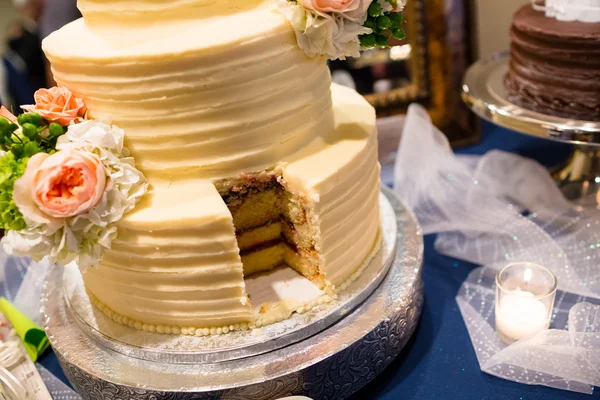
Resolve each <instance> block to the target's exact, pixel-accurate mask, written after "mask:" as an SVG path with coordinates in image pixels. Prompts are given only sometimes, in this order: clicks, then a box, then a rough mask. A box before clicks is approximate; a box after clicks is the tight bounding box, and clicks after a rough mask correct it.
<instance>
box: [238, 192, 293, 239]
mask: <svg viewBox="0 0 600 400" xmlns="http://www.w3.org/2000/svg"><path fill="white" fill-rule="evenodd" d="M280 203H281V196H280V195H279V194H278V191H277V190H275V189H271V190H267V191H264V192H260V193H256V194H253V195H250V196H247V197H246V198H244V200H243V201H242V202H241V204H239V205H236V206H234V207H230V210H231V213H232V215H233V225H234V226H235V229H236V231H238V232H240V231H244V230H246V229H250V228H254V227H257V226H261V225H263V224H264V223H266V222H268V221H272V220H276V219H278V218H279V216H280V215H281V207H280Z"/></svg>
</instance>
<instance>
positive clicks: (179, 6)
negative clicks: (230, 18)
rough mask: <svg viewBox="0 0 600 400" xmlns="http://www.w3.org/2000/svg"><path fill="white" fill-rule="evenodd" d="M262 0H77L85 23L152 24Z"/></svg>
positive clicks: (232, 9) (227, 10) (227, 11)
mask: <svg viewBox="0 0 600 400" xmlns="http://www.w3.org/2000/svg"><path fill="white" fill-rule="evenodd" d="M261 2H262V0H78V1H77V7H78V8H79V9H80V10H81V13H82V14H83V16H84V18H85V19H86V21H87V22H88V23H91V24H97V25H112V24H119V23H121V24H128V25H129V24H134V25H143V24H155V23H156V22H161V21H168V20H174V19H180V20H181V19H192V18H193V19H200V18H208V17H213V16H222V15H228V14H232V13H236V12H239V11H240V10H246V9H251V8H254V7H256V6H257V5H259V4H260V3H261Z"/></svg>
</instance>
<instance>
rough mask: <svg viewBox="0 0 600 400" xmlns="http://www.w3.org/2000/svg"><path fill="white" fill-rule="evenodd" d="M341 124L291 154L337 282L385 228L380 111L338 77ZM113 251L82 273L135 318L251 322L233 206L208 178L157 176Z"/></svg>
mask: <svg viewBox="0 0 600 400" xmlns="http://www.w3.org/2000/svg"><path fill="white" fill-rule="evenodd" d="M333 104H334V108H333V114H334V116H335V127H336V128H335V129H333V130H331V131H330V132H328V133H327V132H325V133H323V135H321V136H319V137H316V138H313V139H312V140H311V141H310V142H308V143H307V144H306V147H305V148H304V149H302V150H301V151H299V152H297V153H295V154H293V155H291V156H290V157H289V158H284V159H283V160H282V161H284V164H285V162H286V161H287V165H286V166H285V167H284V169H283V177H284V179H285V181H286V182H287V185H288V187H289V189H290V190H293V191H299V192H302V193H306V194H308V195H309V196H310V198H311V201H312V202H313V204H312V207H313V210H312V212H311V216H310V217H311V218H312V219H313V220H312V223H313V224H314V225H315V226H317V227H318V231H319V234H320V240H319V241H318V243H317V248H318V250H319V251H320V253H321V255H322V260H323V266H322V272H323V273H324V275H325V279H326V280H327V281H328V282H329V283H330V284H331V285H333V286H335V287H336V289H338V290H339V289H341V288H342V285H343V284H344V282H347V281H348V280H349V279H350V277H352V275H353V274H354V273H355V272H356V271H357V269H358V268H359V267H360V266H361V265H362V264H363V261H364V260H365V258H367V257H368V255H369V252H370V251H371V250H372V249H373V246H374V243H375V242H376V238H377V235H378V230H379V200H378V194H379V164H378V162H377V140H376V131H375V113H374V110H373V108H372V107H371V106H370V105H369V104H368V103H367V102H366V101H365V100H364V99H363V98H362V97H361V96H360V95H358V94H357V93H356V92H354V91H352V90H350V89H347V88H343V87H341V86H333ZM119 228H120V232H121V233H120V234H119V237H118V238H117V240H116V241H115V246H114V248H113V251H111V252H109V253H108V254H107V256H106V257H105V261H104V263H103V265H102V266H101V267H100V268H98V269H90V270H88V272H87V273H86V274H85V275H84V280H85V283H86V286H87V288H88V290H89V291H90V292H91V293H93V294H94V295H95V296H96V297H97V298H98V299H99V301H100V302H101V303H103V304H105V305H106V306H107V307H108V308H109V309H110V310H113V311H114V312H116V313H117V314H118V315H121V316H127V317H128V318H130V319H132V320H134V321H141V322H142V323H149V324H156V325H158V324H162V325H169V326H194V327H196V328H203V327H215V326H223V325H230V324H235V323H241V322H248V323H253V322H255V321H253V317H252V312H251V308H250V305H249V303H248V302H247V301H246V294H245V285H244V281H243V275H242V264H241V261H240V258H239V255H238V253H239V249H238V246H237V242H236V240H235V235H234V228H233V222H232V217H231V214H230V213H229V210H228V209H227V207H226V206H225V204H224V202H223V201H222V199H221V197H220V195H219V194H218V192H217V191H216V189H215V188H214V186H213V184H212V183H211V182H210V181H208V180H198V181H176V182H173V183H171V184H170V185H165V186H163V185H162V184H159V185H155V187H154V188H153V191H152V194H151V195H150V196H147V198H146V199H144V200H143V201H142V203H140V205H139V206H138V208H136V210H135V211H134V212H132V213H130V214H128V215H126V216H125V218H124V219H123V220H122V222H121V225H120V227H119Z"/></svg>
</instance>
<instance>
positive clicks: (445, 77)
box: [334, 0, 480, 146]
mask: <svg viewBox="0 0 600 400" xmlns="http://www.w3.org/2000/svg"><path fill="white" fill-rule="evenodd" d="M403 14H404V17H405V20H406V26H405V30H406V34H407V39H406V40H403V41H394V42H391V47H390V48H389V49H374V50H369V51H366V52H364V53H363V55H362V57H361V58H359V59H353V60H348V61H346V62H345V64H344V65H342V66H341V67H340V66H339V65H338V66H337V68H346V69H348V70H349V71H350V72H351V73H352V74H353V76H354V77H355V78H356V79H360V76H358V75H357V74H356V73H355V71H356V70H360V69H364V68H365V67H367V66H374V65H379V66H380V67H379V68H381V65H384V66H387V67H389V69H390V70H391V69H392V67H391V65H393V64H395V63H398V62H400V63H403V64H404V66H403V69H402V72H401V74H402V73H404V72H406V75H405V76H402V77H400V79H399V77H397V76H396V77H392V78H391V79H392V80H393V81H394V83H393V84H391V86H392V87H391V88H389V90H383V91H381V90H379V91H377V92H375V93H373V92H371V93H369V91H368V90H360V88H359V87H357V89H358V90H359V92H361V93H362V94H363V95H364V96H365V98H366V99H367V100H368V101H369V102H370V103H371V104H372V105H373V106H374V107H375V108H376V110H377V115H378V117H385V116H390V115H397V114H405V113H406V110H407V108H408V105H409V104H410V103H413V102H417V103H420V104H422V105H423V106H425V107H426V108H427V110H428V112H429V114H430V116H431V119H432V121H433V123H434V124H435V125H436V126H437V127H439V128H440V129H441V130H442V131H443V132H444V133H445V134H446V135H447V136H448V138H449V140H450V142H451V144H452V145H453V146H462V145H467V144H472V143H474V142H477V141H478V140H479V138H480V135H479V127H478V124H477V120H476V118H475V116H474V115H473V114H472V113H471V112H470V111H469V110H468V108H467V107H466V106H465V105H464V104H463V103H462V101H461V100H460V93H461V85H462V77H463V74H464V72H465V70H466V68H467V67H468V66H469V65H470V63H471V61H472V58H473V51H472V48H473V46H472V40H471V35H470V26H469V22H470V2H469V0H408V2H407V4H406V7H405V9H404V12H403ZM395 68H396V70H397V69H398V68H397V67H395ZM334 69H335V68H334Z"/></svg>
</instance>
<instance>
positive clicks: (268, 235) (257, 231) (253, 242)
mask: <svg viewBox="0 0 600 400" xmlns="http://www.w3.org/2000/svg"><path fill="white" fill-rule="evenodd" d="M236 238H237V242H238V246H239V248H240V250H242V251H243V250H246V249H250V248H252V247H256V246H260V245H261V244H263V243H266V242H272V241H274V240H276V239H279V238H281V222H279V221H274V222H271V223H268V224H266V225H263V226H259V227H257V228H254V229H252V230H249V231H245V232H243V233H242V234H238V235H236Z"/></svg>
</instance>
